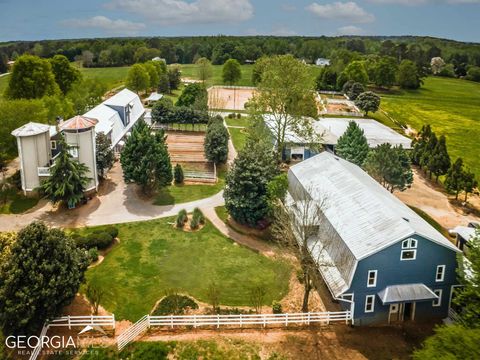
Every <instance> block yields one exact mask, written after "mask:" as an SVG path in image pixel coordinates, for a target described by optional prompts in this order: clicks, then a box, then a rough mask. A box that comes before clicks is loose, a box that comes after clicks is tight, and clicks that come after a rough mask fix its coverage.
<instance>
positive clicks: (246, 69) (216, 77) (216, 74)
mask: <svg viewBox="0 0 480 360" xmlns="http://www.w3.org/2000/svg"><path fill="white" fill-rule="evenodd" d="M180 67H181V69H182V77H187V78H191V79H198V73H197V68H198V67H197V65H195V64H184V65H180ZM212 69H213V71H212V77H211V78H210V79H208V80H207V86H211V85H224V83H223V79H222V69H223V65H212ZM241 69H242V78H241V79H240V81H239V82H238V84H236V85H238V86H253V83H252V70H253V65H241Z"/></svg>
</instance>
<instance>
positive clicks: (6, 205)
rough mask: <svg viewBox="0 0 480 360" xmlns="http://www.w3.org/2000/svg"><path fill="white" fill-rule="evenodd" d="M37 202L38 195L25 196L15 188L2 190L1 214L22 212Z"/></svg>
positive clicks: (0, 200) (0, 194) (0, 199)
mask: <svg viewBox="0 0 480 360" xmlns="http://www.w3.org/2000/svg"><path fill="white" fill-rule="evenodd" d="M4 200H6V201H4ZM37 203H38V198H37V197H25V196H23V194H22V193H21V192H19V191H17V190H15V189H9V190H6V191H3V192H0V214H21V213H24V212H25V211H27V210H29V209H31V208H32V207H34V206H35V205H37Z"/></svg>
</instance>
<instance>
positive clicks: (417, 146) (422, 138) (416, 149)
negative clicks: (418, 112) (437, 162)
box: [411, 125, 432, 165]
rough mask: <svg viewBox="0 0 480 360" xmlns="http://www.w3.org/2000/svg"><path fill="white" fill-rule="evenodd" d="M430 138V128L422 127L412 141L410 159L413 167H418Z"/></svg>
mask: <svg viewBox="0 0 480 360" xmlns="http://www.w3.org/2000/svg"><path fill="white" fill-rule="evenodd" d="M431 136H432V128H431V127H430V125H423V126H422V129H421V130H420V132H419V133H418V136H417V137H416V138H415V139H413V141H412V146H413V149H412V153H411V158H412V163H413V164H414V165H420V161H421V159H422V155H423V152H424V151H425V147H426V146H427V143H428V141H429V140H430V137H431Z"/></svg>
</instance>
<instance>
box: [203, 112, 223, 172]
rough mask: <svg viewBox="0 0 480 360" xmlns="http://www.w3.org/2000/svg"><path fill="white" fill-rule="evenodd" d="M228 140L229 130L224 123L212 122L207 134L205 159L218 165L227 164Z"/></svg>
mask: <svg viewBox="0 0 480 360" xmlns="http://www.w3.org/2000/svg"><path fill="white" fill-rule="evenodd" d="M228 139H229V134H228V130H227V128H226V127H225V126H224V125H223V122H219V121H213V122H210V124H208V127H207V132H206V134H205V144H204V150H205V157H206V158H207V159H208V160H210V161H212V162H214V163H216V164H219V163H222V164H223V163H225V162H226V161H227V159H228Z"/></svg>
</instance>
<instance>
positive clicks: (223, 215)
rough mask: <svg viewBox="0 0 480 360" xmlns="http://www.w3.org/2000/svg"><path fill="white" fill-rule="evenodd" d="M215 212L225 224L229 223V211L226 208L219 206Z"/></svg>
mask: <svg viewBox="0 0 480 360" xmlns="http://www.w3.org/2000/svg"><path fill="white" fill-rule="evenodd" d="M215 212H216V213H217V216H218V217H219V218H220V220H222V221H223V222H224V223H226V222H227V220H228V211H227V208H226V207H225V206H217V207H216V208H215Z"/></svg>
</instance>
